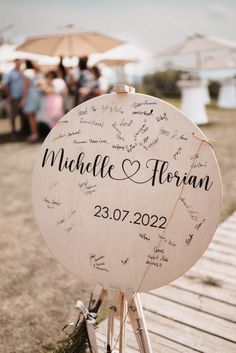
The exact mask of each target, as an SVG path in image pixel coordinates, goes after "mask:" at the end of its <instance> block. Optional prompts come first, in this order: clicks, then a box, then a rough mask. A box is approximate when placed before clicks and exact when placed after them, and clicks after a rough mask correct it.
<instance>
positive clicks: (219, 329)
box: [97, 212, 236, 353]
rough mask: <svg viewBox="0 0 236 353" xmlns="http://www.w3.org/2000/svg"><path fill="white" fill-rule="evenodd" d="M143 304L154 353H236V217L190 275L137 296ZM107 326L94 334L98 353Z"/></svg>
mask: <svg viewBox="0 0 236 353" xmlns="http://www.w3.org/2000/svg"><path fill="white" fill-rule="evenodd" d="M142 302H143V307H144V314H145V318H146V321H147V326H148V330H149V333H150V340H151V344H152V349H153V353H174V352H177V353H193V352H201V353H235V352H236V324H235V322H236V212H235V213H234V214H233V215H232V216H230V217H229V218H228V219H227V220H226V221H225V222H223V223H222V224H221V225H220V226H219V227H218V229H217V231H216V234H215V236H214V238H213V241H212V243H211V245H210V246H209V248H208V250H207V251H206V253H205V254H204V256H203V257H202V258H201V259H200V260H199V261H198V262H197V264H196V265H195V266H194V267H193V268H192V269H191V270H189V271H188V272H187V273H186V274H185V275H184V276H183V277H181V278H179V279H177V280H176V281H174V282H172V283H171V284H170V285H168V286H165V287H162V288H159V289H157V290H154V291H151V292H149V293H145V294H142ZM106 324H107V323H106V322H105V323H104V324H103V325H101V328H100V330H98V334H97V336H98V340H99V346H100V347H101V352H102V351H103V352H104V351H105V350H104V340H105V332H106V331H105V327H106ZM99 331H100V332H99ZM127 331H128V332H127V337H126V339H127V350H126V351H127V353H134V352H137V349H136V347H137V346H136V342H135V337H134V335H133V333H132V332H131V330H130V328H129V327H128V329H127ZM102 348H103V349H102ZM115 351H117V350H115Z"/></svg>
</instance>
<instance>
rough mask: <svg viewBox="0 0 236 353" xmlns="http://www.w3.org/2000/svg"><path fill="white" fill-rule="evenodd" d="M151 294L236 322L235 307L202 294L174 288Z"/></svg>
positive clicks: (159, 289) (170, 287)
mask: <svg viewBox="0 0 236 353" xmlns="http://www.w3.org/2000/svg"><path fill="white" fill-rule="evenodd" d="M151 293H153V294H155V295H156V296H158V297H161V298H165V299H168V300H170V301H173V302H176V303H179V304H181V305H184V306H187V307H189V308H193V309H195V310H198V311H201V312H204V313H207V314H210V315H212V316H216V317H219V318H222V319H225V320H229V321H231V322H236V315H235V306H234V305H231V304H228V303H222V302H220V301H218V300H216V299H211V298H208V297H205V296H204V295H202V294H196V293H192V292H186V291H185V290H184V289H183V288H178V287H174V286H171V285H170V286H168V287H162V288H158V289H156V290H154V291H152V292H151Z"/></svg>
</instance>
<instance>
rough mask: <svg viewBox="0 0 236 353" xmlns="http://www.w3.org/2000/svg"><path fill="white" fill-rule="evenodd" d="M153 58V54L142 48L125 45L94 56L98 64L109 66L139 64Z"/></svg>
mask: <svg viewBox="0 0 236 353" xmlns="http://www.w3.org/2000/svg"><path fill="white" fill-rule="evenodd" d="M150 57H151V53H150V52H149V51H148V50H146V49H144V48H141V47H138V46H135V45H132V44H129V43H125V44H123V45H120V46H118V47H116V48H114V49H111V50H109V51H107V52H106V53H104V54H98V55H94V56H93V58H92V59H93V60H94V62H96V63H104V64H106V65H108V66H122V65H126V64H131V63H133V64H134V63H138V62H140V61H144V60H147V59H149V58H150Z"/></svg>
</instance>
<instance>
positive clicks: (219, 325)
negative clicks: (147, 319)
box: [142, 293, 236, 342]
mask: <svg viewBox="0 0 236 353" xmlns="http://www.w3.org/2000/svg"><path fill="white" fill-rule="evenodd" d="M142 299H143V306H144V309H146V310H148V311H150V312H152V313H153V314H154V315H155V314H156V315H161V316H163V317H167V318H173V320H174V321H178V322H180V323H182V324H185V325H187V326H191V327H193V328H196V329H199V330H203V331H205V332H209V333H210V334H212V335H215V336H218V337H220V338H223V339H226V340H234V341H235V342H236V337H235V338H234V335H235V325H234V324H233V323H232V322H229V321H227V320H224V319H221V318H218V317H214V325H212V319H213V318H212V316H211V315H209V314H207V313H204V312H200V311H198V310H196V309H193V308H189V307H187V306H184V305H181V304H178V303H175V302H173V301H170V300H167V299H163V298H160V297H157V296H155V295H153V294H150V293H143V294H142Z"/></svg>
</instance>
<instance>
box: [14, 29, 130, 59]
mask: <svg viewBox="0 0 236 353" xmlns="http://www.w3.org/2000/svg"><path fill="white" fill-rule="evenodd" d="M123 43H124V41H122V40H120V39H116V38H113V37H109V36H107V35H105V34H101V33H96V32H80V31H76V30H74V28H68V29H67V30H66V31H65V32H59V31H58V32H56V33H51V34H47V35H40V36H33V37H29V38H28V39H27V40H26V41H25V42H24V43H23V44H22V45H20V46H19V47H18V48H17V50H21V51H27V52H30V53H36V54H43V55H49V56H80V57H81V56H87V55H90V54H93V53H103V52H105V51H107V50H109V49H112V48H114V47H116V46H118V45H121V44H123Z"/></svg>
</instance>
